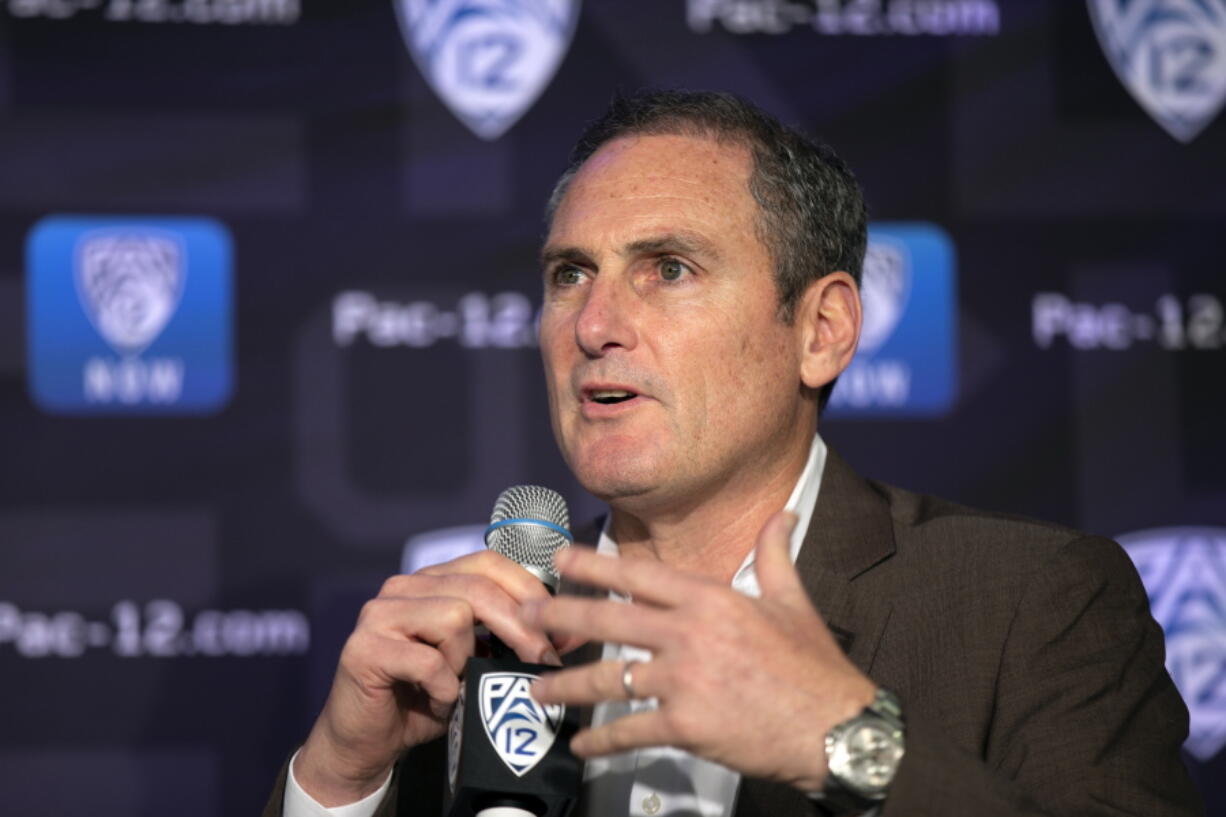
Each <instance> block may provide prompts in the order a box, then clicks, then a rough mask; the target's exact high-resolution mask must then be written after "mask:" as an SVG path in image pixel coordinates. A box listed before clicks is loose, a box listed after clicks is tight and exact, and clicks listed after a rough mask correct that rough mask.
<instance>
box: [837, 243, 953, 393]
mask: <svg viewBox="0 0 1226 817" xmlns="http://www.w3.org/2000/svg"><path fill="white" fill-rule="evenodd" d="M954 261H955V258H954V249H953V243H952V242H951V241H950V240H949V236H947V235H946V234H945V231H944V230H942V229H941V228H940V227H938V226H936V225H935V224H926V223H921V222H911V223H907V222H897V223H880V224H870V225H869V228H868V250H867V251H866V252H865V255H864V271H863V275H862V278H861V283H860V295H861V299H862V300H863V303H864V325H863V327H862V329H861V332H860V347H859V349H857V351H856V356H855V359H853V360H852V362H851V365H850V366H849V367H848V368H847V371H845V372H844V373H843V374H842V375H841V376H840V377H839V382H838V385H836V386H835V389H834V393H833V394H832V395H831V396H830V405H829V409H828V410H829V412H830V414H831V415H833V416H841V417H852V416H863V417H898V416H912V417H915V416H938V415H941V414H944V413H946V412H947V411H948V410H949V409H950V407H952V405H953V403H954V398H955V397H956V394H957V355H956V350H955V337H956V335H957V310H956V303H955V301H956V298H955V284H956V281H955V270H954Z"/></svg>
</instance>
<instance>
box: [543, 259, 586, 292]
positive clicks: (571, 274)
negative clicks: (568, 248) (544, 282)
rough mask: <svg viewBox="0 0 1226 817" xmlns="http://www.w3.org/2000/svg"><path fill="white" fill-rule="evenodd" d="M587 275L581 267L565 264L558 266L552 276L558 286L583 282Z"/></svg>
mask: <svg viewBox="0 0 1226 817" xmlns="http://www.w3.org/2000/svg"><path fill="white" fill-rule="evenodd" d="M586 275H587V273H585V272H584V271H583V270H582V269H580V268H579V267H576V266H574V265H572V264H564V265H562V266H559V267H557V268H556V269H555V270H554V271H553V273H552V275H551V276H550V277H551V278H552V279H553V283H554V284H556V285H557V286H563V287H570V286H575V285H576V284H579V283H582V282H583V278H584V276H586Z"/></svg>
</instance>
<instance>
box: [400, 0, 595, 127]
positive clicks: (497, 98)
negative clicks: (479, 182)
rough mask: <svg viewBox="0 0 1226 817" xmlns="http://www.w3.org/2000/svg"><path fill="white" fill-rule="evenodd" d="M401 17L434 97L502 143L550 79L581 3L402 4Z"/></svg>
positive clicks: (438, 0) (429, 0)
mask: <svg viewBox="0 0 1226 817" xmlns="http://www.w3.org/2000/svg"><path fill="white" fill-rule="evenodd" d="M396 10H397V13H398V16H399V18H400V28H401V31H402V32H403V33H404V38H405V41H406V42H407V43H408V46H409V52H410V53H411V54H412V55H413V60H414V61H415V62H416V63H417V66H418V68H420V69H421V72H422V75H423V76H425V78H426V80H427V81H428V82H429V83H430V86H431V87H432V88H434V92H435V93H437V94H438V95H439V98H441V99H442V100H443V102H444V103H445V104H446V105H447V107H448V108H450V109H451V112H452V113H454V114H455V115H456V116H457V117H458V118H459V119H460V121H461V122H463V123H464V124H465V125H467V126H468V128H469V129H470V130H471V131H472V132H473V133H475V134H477V135H478V136H480V137H481V138H482V139H497V138H498V137H499V136H501V135H502V134H503V133H505V132H506V130H507V129H508V128H509V127H511V126H512V125H514V124H515V122H516V121H517V120H518V119H519V118H520V117H521V116H523V114H524V113H525V112H526V111H527V110H528V108H530V107H532V103H533V102H535V101H536V99H537V97H539V96H540V95H541V93H542V92H543V91H544V90H545V88H546V86H548V85H549V81H550V80H551V79H553V75H554V73H555V72H556V71H557V70H558V66H559V65H560V64H561V63H562V58H563V57H564V56H566V52H567V50H568V49H569V48H570V41H571V39H572V38H573V37H574V34H575V23H576V21H577V20H578V18H579V0H397V1H396Z"/></svg>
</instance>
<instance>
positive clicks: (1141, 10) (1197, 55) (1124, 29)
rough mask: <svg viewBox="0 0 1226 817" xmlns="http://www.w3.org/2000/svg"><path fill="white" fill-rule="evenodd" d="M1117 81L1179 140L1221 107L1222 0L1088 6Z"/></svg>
mask: <svg viewBox="0 0 1226 817" xmlns="http://www.w3.org/2000/svg"><path fill="white" fill-rule="evenodd" d="M1088 2H1089V7H1090V19H1091V20H1093V21H1094V30H1095V32H1096V33H1097V34H1098V42H1099V43H1100V44H1101V45H1102V47H1103V52H1104V53H1106V55H1107V59H1108V60H1109V61H1110V62H1111V67H1112V68H1113V69H1114V70H1115V74H1116V76H1118V77H1119V78H1120V81H1121V82H1122V83H1124V87H1125V88H1127V89H1128V92H1129V93H1130V94H1132V96H1133V98H1134V99H1136V101H1137V102H1139V103H1140V105H1141V107H1142V108H1144V109H1145V111H1146V112H1147V113H1148V114H1149V115H1150V116H1151V117H1153V118H1154V120H1155V121H1156V122H1157V123H1158V124H1159V125H1161V126H1162V127H1163V128H1165V129H1166V131H1167V132H1168V133H1169V134H1171V136H1174V137H1175V138H1176V139H1178V140H1179V141H1181V142H1190V141H1192V140H1193V139H1194V138H1195V137H1196V135H1197V134H1198V133H1200V132H1201V130H1202V129H1204V127H1205V126H1206V125H1208V124H1209V123H1210V122H1211V121H1212V120H1213V117H1214V116H1216V115H1217V112H1218V110H1220V109H1221V107H1222V103H1223V102H1224V101H1226V0H1088Z"/></svg>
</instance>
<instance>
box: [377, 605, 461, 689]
mask: <svg viewBox="0 0 1226 817" xmlns="http://www.w3.org/2000/svg"><path fill="white" fill-rule="evenodd" d="M473 618H474V616H473V609H472V607H471V606H470V605H469V604H468V602H466V601H464V600H463V599H458V598H451V597H440V598H426V599H389V598H374V599H371V600H370V601H368V602H366V604H365V605H363V606H362V612H361V615H359V616H358V628H359V629H369V630H373V631H374V632H375V633H376V634H378V635H382V636H390V637H396V636H401V637H406V638H409V639H418V640H420V641H424V642H425V643H427V644H430V645H432V646H434V647H436V648H437V649H438V650H439V652H441V653H442V654H443V657H444V658H446V659H447V663H448V665H449V666H450V667H451V668H452V670H454V671H455V673H456V674H457V675H459V674H460V673H461V672H462V671H463V670H464V664H465V662H467V661H468V659H469V658H470V657H472V654H473V650H474V649H475V644H476V633H475V622H474V620H473Z"/></svg>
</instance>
